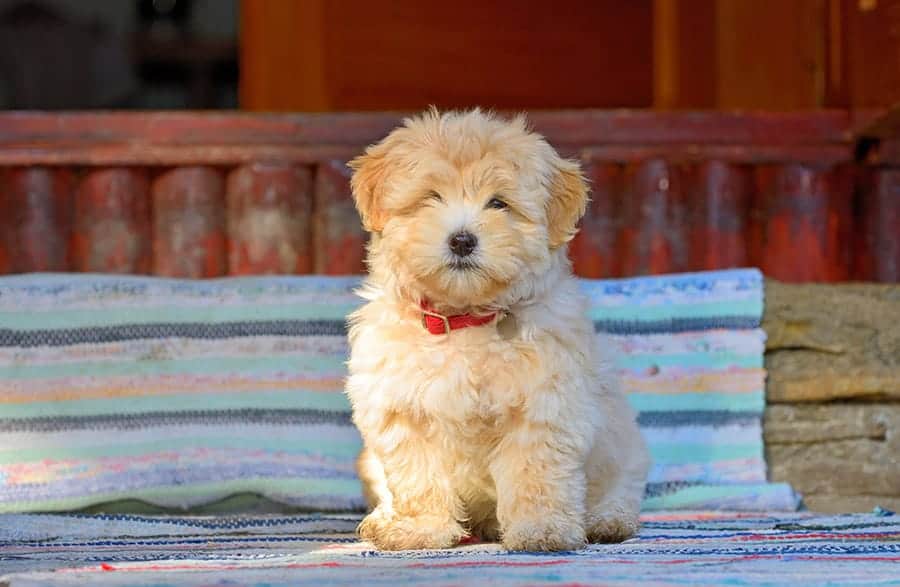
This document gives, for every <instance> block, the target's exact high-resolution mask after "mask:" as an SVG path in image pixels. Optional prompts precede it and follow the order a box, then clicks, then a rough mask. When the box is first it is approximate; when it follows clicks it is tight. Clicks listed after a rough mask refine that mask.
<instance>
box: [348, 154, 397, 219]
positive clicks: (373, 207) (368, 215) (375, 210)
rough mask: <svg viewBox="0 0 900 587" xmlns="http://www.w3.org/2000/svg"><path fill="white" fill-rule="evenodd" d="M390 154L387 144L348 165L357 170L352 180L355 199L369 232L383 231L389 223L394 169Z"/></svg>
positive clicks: (354, 171) (351, 185)
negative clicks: (385, 205) (388, 194)
mask: <svg viewBox="0 0 900 587" xmlns="http://www.w3.org/2000/svg"><path fill="white" fill-rule="evenodd" d="M389 151H390V148H389V146H388V145H387V144H386V141H383V142H381V143H378V144H377V145H372V146H371V147H369V148H368V149H366V152H365V154H363V155H360V156H359V157H357V158H355V159H353V160H352V161H350V162H349V163H348V164H347V165H348V166H349V167H350V169H352V170H353V176H352V177H351V178H350V189H351V190H352V191H353V200H354V201H355V202H356V209H357V210H358V211H359V216H360V218H362V223H363V228H365V229H366V230H367V231H369V232H381V230H382V229H383V228H384V223H385V222H387V214H386V213H385V211H384V208H383V202H384V195H385V191H386V189H387V186H386V184H387V181H388V176H389V175H390V173H391V170H392V168H393V165H392V164H391V159H390V157H389V156H388V152H389Z"/></svg>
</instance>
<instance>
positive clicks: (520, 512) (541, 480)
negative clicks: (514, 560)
mask: <svg viewBox="0 0 900 587" xmlns="http://www.w3.org/2000/svg"><path fill="white" fill-rule="evenodd" d="M573 440H574V439H570V438H565V437H564V436H562V435H561V434H560V431H559V430H556V431H551V430H550V429H549V428H548V427H547V426H546V425H540V424H534V423H528V422H523V423H522V424H520V425H519V426H518V427H516V428H515V429H514V430H513V431H511V433H510V434H509V435H508V436H507V437H506V438H504V440H503V441H502V442H501V444H500V446H499V447H498V451H497V452H496V455H495V458H494V459H493V461H492V462H491V474H492V476H493V478H494V483H495V484H496V487H497V519H498V520H499V521H500V530H501V533H502V536H503V538H502V541H503V545H504V546H505V547H506V548H508V549H509V550H525V551H551V550H552V551H557V550H574V549H577V548H581V547H583V546H584V545H585V542H586V538H585V530H584V522H583V520H584V500H585V493H586V480H585V471H584V463H583V458H582V456H581V452H580V451H579V450H577V449H576V448H575V446H574V445H575V444H577V443H575V442H573Z"/></svg>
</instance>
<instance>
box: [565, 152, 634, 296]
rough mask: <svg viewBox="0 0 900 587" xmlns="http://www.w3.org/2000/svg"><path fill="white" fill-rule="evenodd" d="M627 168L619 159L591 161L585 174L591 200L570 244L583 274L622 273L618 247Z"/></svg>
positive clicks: (577, 269)
mask: <svg viewBox="0 0 900 587" xmlns="http://www.w3.org/2000/svg"><path fill="white" fill-rule="evenodd" d="M623 175H624V174H623V169H622V166H621V165H619V164H617V163H610V162H604V161H590V162H588V163H587V164H586V166H585V176H586V177H587V179H588V180H589V181H590V183H591V201H590V204H589V205H588V209H587V212H586V213H585V215H584V218H582V219H581V226H580V228H579V231H578V234H576V235H575V238H574V240H573V241H572V244H571V245H570V256H571V258H572V264H573V267H574V269H575V273H576V274H577V275H579V276H581V277H591V278H600V277H618V276H619V275H621V274H622V264H621V255H620V254H619V251H618V248H617V241H618V238H619V230H620V228H621V212H622V199H623V197H624V193H623Z"/></svg>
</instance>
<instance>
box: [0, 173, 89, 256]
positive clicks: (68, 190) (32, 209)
mask: <svg viewBox="0 0 900 587" xmlns="http://www.w3.org/2000/svg"><path fill="white" fill-rule="evenodd" d="M74 185H75V181H74V177H73V174H72V172H71V171H70V170H68V169H65V168H62V169H60V168H48V167H18V168H10V169H6V170H0V273H27V272H31V271H66V270H67V269H68V268H69V262H68V243H69V235H70V232H71V228H72V197H73V189H74Z"/></svg>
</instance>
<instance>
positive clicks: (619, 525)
mask: <svg viewBox="0 0 900 587" xmlns="http://www.w3.org/2000/svg"><path fill="white" fill-rule="evenodd" d="M640 527H641V522H640V517H639V515H638V514H636V513H635V514H628V513H625V512H622V513H619V514H609V515H602V516H597V518H596V519H595V520H593V521H592V522H591V526H590V528H588V532H587V535H588V540H589V541H591V542H607V543H610V542H623V541H625V540H628V539H629V538H631V537H632V536H634V535H635V534H637V533H638V530H639V529H640Z"/></svg>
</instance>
